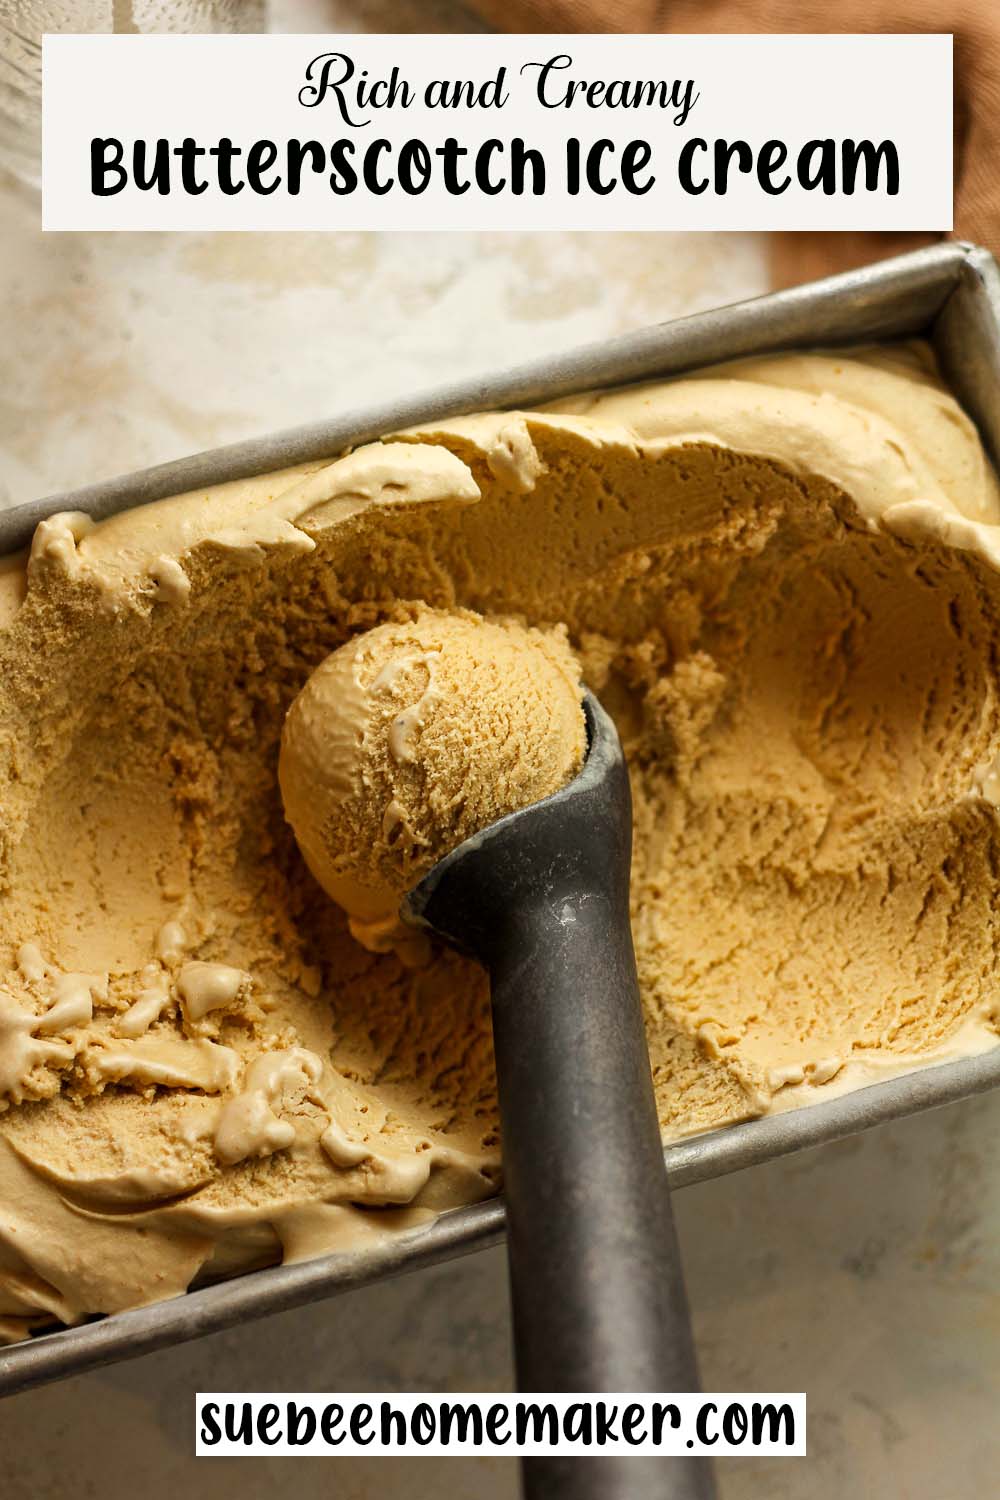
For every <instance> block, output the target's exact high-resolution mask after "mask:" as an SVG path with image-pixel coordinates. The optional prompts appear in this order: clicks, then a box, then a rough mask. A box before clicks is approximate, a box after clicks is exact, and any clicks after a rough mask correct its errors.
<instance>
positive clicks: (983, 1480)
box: [0, 0, 1000, 1500]
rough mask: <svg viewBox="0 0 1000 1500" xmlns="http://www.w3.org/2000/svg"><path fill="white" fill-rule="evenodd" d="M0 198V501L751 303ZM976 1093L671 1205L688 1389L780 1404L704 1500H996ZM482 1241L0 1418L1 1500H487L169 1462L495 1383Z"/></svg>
mask: <svg viewBox="0 0 1000 1500" xmlns="http://www.w3.org/2000/svg"><path fill="white" fill-rule="evenodd" d="M275 12H276V24H280V25H281V26H282V27H283V28H287V29H297V30H308V29H312V28H315V29H321V28H322V27H324V26H326V25H331V26H339V27H340V28H341V29H344V30H347V29H353V30H357V29H368V30H380V29H384V30H393V29H395V30H407V29H410V30H414V29H441V30H448V29H458V28H466V29H470V23H469V22H468V20H467V19H466V18H465V17H464V14H463V12H462V11H461V8H460V6H458V5H457V4H452V3H449V0H435V3H434V4H433V5H428V6H427V7H426V8H425V9H423V10H421V9H420V8H419V7H417V6H415V5H414V4H412V3H406V0H377V3H369V4H354V5H351V4H349V3H348V0H339V3H333V0H280V3H277V4H276V5H275ZM36 222H37V204H36V203H34V202H33V201H32V200H31V198H30V197H28V196H26V195H24V194H22V193H21V192H19V191H18V190H16V189H13V188H12V187H11V186H10V185H7V186H6V188H5V190H4V191H3V192H2V194H0V299H2V305H3V307H4V311H5V317H4V338H3V340H2V343H0V488H2V497H3V498H2V503H12V502H15V501H19V500H27V499H31V498H33V497H35V496H36V495H39V494H43V493H46V492H49V491H53V490H57V489H61V488H66V487H71V486H73V485H76V484H81V483H84V482H87V481H90V480H93V479H96V478H100V477H102V476H106V475H109V474H113V473H115V472H119V471H122V470H125V469H129V468H134V467H137V466H140V465H143V464H148V463H153V462H158V461H160V460H163V459H167V458H170V457H174V456H177V455H179V454H181V453H184V452H188V451H191V450H193V449H195V448H200V447H206V446H210V445H213V444H215V443H219V442H224V441H227V440H229V439H233V438H238V437H241V436H248V435H251V434H254V433H258V432H261V431H264V430H267V429H269V428H273V427H280V426H285V425H288V424H290V423H294V422H300V421H305V420H308V419H310V418H313V417H319V416H322V415H325V414H328V413H330V412H332V411H335V410H336V409H337V408H338V407H339V406H342V405H344V404H345V403H348V402H349V403H350V404H351V405H355V404H357V403H359V402H362V401H366V400H375V399H383V398H385V397H388V396H391V395H393V394H396V393H400V392H403V391H407V390H411V389H414V388H417V387H421V386H427V385H430V384H434V383H436V382H438V381H443V380H450V379H452V378H455V377H457V376H461V375H465V374H470V373H474V372H476V371H479V370H485V369H487V368H490V367H491V366H497V365H503V364H507V363H510V362H513V361H515V360H518V359H522V358H527V357H532V356H534V355H536V354H540V353H543V352H553V351H555V350H558V349H564V348H568V347H570V346H572V345H573V344H575V343H578V342H581V341H583V340H587V339H594V338H601V337H603V336H605V335H608V334H611V333H615V332H619V331H622V330H625V329H628V328H634V327H638V326H641V325H642V324H645V323H649V322H655V321H659V320H660V319H663V318H667V317H671V316H676V315H678V314H680V313H684V312H688V311H693V310H695V309H697V308H700V307H706V306H710V305H713V304H716V303H720V302H726V301H730V300H733V299H735V298H737V297H740V296H746V295H752V294H753V293H755V292H758V291H760V290H762V289H763V270H762V257H761V247H760V244H759V242H758V241H756V240H754V239H753V238H751V237H743V236H711V235H689V236H685V235H646V236H643V235H618V234H607V235H589V236H588V235H538V236H531V235H521V234H513V235H454V236H446V235H437V234H434V233H429V234H424V235H413V236H406V237H404V236H390V237H382V236H376V235H330V236H322V235H280V234H275V235H256V236H239V235H177V236H158V235H138V236H137V235H120V236H77V235H52V236H47V237H44V238H43V237H42V235H41V234H40V233H39V232H38V230H37V229H36V227H35V226H36ZM995 1131H1000V1096H997V1097H993V1098H984V1099H981V1100H978V1101H974V1102H970V1103H966V1104H960V1105H955V1106H952V1107H950V1108H948V1109H946V1110H942V1111H939V1112H937V1113H935V1114H931V1115H926V1116H924V1117H922V1118H919V1119H914V1120H910V1121H902V1122H900V1123H898V1124H896V1125H892V1126H888V1127H884V1128H883V1129H881V1130H878V1131H875V1132H871V1133H869V1134H868V1135H867V1136H864V1137H859V1138H857V1139H855V1140H853V1141H848V1142H844V1143H841V1144H839V1145H836V1146H832V1147H827V1148H824V1149H822V1150H819V1151H812V1152H808V1153H804V1154H803V1155H801V1156H799V1157H796V1158H792V1159H789V1160H786V1161H783V1162H778V1163H774V1164H772V1165H770V1166H768V1167H765V1168H760V1169H757V1170H755V1171H752V1172H747V1173H743V1174H741V1175H739V1176H737V1177H733V1178H728V1179H723V1180H720V1181H717V1182H714V1183H709V1184H705V1185H702V1186H700V1187H697V1188H689V1189H686V1190H685V1191H684V1192H683V1193H681V1194H679V1195H678V1200H677V1213H678V1220H679V1227H680V1235H681V1240H682V1245H683V1251H684V1257H685V1262H686V1266H687V1271H688V1280H689V1287H690V1293H691V1301H692V1305H693V1309H694V1318H695V1324H696V1330H697V1335H698V1342H699V1346H700V1350H701V1359H702V1367H703V1377H704V1383H705V1385H706V1387H707V1388H709V1389H713V1388H714V1389H721V1390H749V1391H753V1390H767V1389H787V1390H805V1391H806V1392H808V1397H809V1443H810V1457H809V1458H808V1459H806V1460H799V1461H795V1460H792V1461H788V1460H781V1461H761V1460H753V1459H746V1460H743V1459H741V1460H730V1461H728V1462H726V1463H725V1464H723V1465H721V1466H720V1489H721V1495H722V1500H843V1497H844V1496H846V1495H859V1496H878V1497H879V1500H972V1497H974V1496H975V1497H977V1500H978V1497H979V1496H981V1495H988V1494H991V1493H993V1491H994V1490H995V1488H996V1482H995V1474H996V1471H997V1468H998V1466H1000V1429H998V1427H997V1423H996V1418H995V1404H996V1391H997V1386H998V1383H1000V1294H998V1291H997V1287H998V1284H1000V1248H998V1246H1000V1237H998V1233H997V1231H998V1228H1000V1173H997V1172H996V1170H995V1168H994V1163H993V1156H994V1150H993V1146H992V1142H993V1139H994V1132H995ZM507 1316H508V1308H507V1297H506V1283H505V1268H504V1261H503V1255H502V1252H501V1251H491V1252H488V1253H486V1254H482V1255H478V1256H475V1257H472V1258H469V1259H467V1260H464V1261H460V1262H455V1263H453V1264H452V1265H450V1266H445V1267H440V1268H437V1269H435V1270H433V1271H429V1272H425V1273H421V1274H419V1275H415V1276H410V1277H406V1278H403V1279H402V1280H399V1281H396V1282H391V1283H388V1284H386V1285H385V1286H382V1287H378V1288H373V1289H370V1290H368V1291H365V1292H360V1293H356V1294H354V1295H352V1296H348V1297H344V1298H341V1299H339V1300H336V1301H333V1302H330V1303H328V1304H326V1305H325V1306H321V1307H316V1308H307V1309H304V1310H302V1311H300V1312H296V1313H291V1314H287V1315H284V1316H281V1317H277V1318H272V1319H269V1320H267V1321H265V1322H263V1323H257V1324H253V1325H250V1326H248V1327H245V1328H242V1329H239V1330H234V1331H232V1332H229V1333H226V1334H221V1335H218V1336H216V1337H214V1338H211V1339H208V1340H206V1341H203V1342H202V1343H199V1344H193V1345H186V1346H184V1347H181V1348H179V1349H177V1350H174V1351H170V1352H167V1353H161V1354H157V1355H152V1356H149V1357H148V1358H145V1359H143V1360H140V1361H137V1362H135V1363H133V1364H128V1365H120V1366H117V1367H115V1368H112V1369H110V1370H107V1371H103V1372H99V1373H96V1374H93V1375H90V1376H86V1377H82V1378H80V1379H77V1380H73V1381H68V1382H64V1383H63V1384H61V1385H58V1386H54V1387H50V1388H48V1389H44V1390H40V1391H36V1392H32V1393H29V1394H26V1395H24V1396H20V1397H16V1398H13V1399H11V1400H9V1401H8V1402H6V1403H4V1404H3V1405H2V1406H0V1452H2V1454H3V1486H2V1489H3V1495H4V1497H5V1500H70V1497H72V1500H78V1497H80V1496H88V1495H97V1494H101V1495H102V1496H105V1497H111V1500H114V1497H117V1496H119V1495H121V1496H124V1495H126V1494H128V1495H133V1494H136V1493H138V1494H141V1495H143V1496H144V1497H146V1500H172V1497H173V1496H175V1495H177V1494H178V1493H183V1494H184V1496H185V1500H209V1497H212V1500H230V1497H232V1500H236V1497H238V1496H252V1497H254V1500H257V1497H260V1500H270V1497H272V1496H273V1497H275V1500H278V1497H279V1496H284V1495H285V1494H286V1493H287V1492H288V1488H289V1485H290V1484H294V1486H295V1487H296V1491H297V1494H298V1496H299V1497H301V1500H312V1497H314V1496H315V1497H316V1500H319V1497H320V1496H323V1497H325V1496H328V1495H330V1494H332V1493H336V1494H337V1495H338V1496H342V1497H344V1500H369V1497H370V1500H375V1497H376V1496H377V1497H378V1500H437V1497H438V1496H440V1495H441V1494H442V1493H445V1494H448V1495H450V1496H451V1497H453V1500H513V1497H514V1496H515V1494H516V1474H515V1468H514V1465H513V1464H512V1463H511V1462H510V1461H507V1460H500V1459H483V1460H474V1461H473V1460H470V1461H466V1460H457V1459H455V1460H434V1459H424V1460H419V1461H413V1462H409V1461H403V1460H398V1461H397V1460H392V1459H381V1460H379V1461H378V1462H377V1463H373V1462H370V1461H368V1460H354V1459H331V1460H329V1461H323V1462H320V1461H316V1460H313V1461H308V1460H307V1461H303V1462H300V1463H298V1464H297V1465H296V1467H295V1468H294V1470H289V1469H288V1468H287V1467H286V1466H285V1465H284V1464H282V1463H281V1462H277V1461H274V1460H268V1459H260V1460H251V1461H245V1460H244V1461H240V1462H234V1461H227V1460H219V1461H216V1462H214V1463H203V1464H199V1463H195V1462H194V1461H193V1459H192V1453H193V1393H194V1392H195V1391H197V1390H199V1389H223V1390H241V1389H246V1390H256V1389H261V1388H266V1389H278V1390H301V1389H307V1390H309V1389H314V1390H366V1389H369V1390H370V1389H374V1390H383V1391H387V1392H389V1391H395V1390H407V1389H409V1390H419V1389H424V1390H427V1389H431V1390H442V1391H447V1390H469V1389H473V1390H477V1389H479V1390H493V1389H495V1390H507V1389H509V1387H510V1381H511V1365H510V1346H509V1339H508V1333H507Z"/></svg>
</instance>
